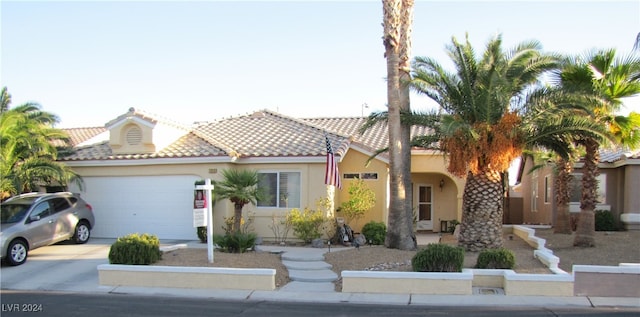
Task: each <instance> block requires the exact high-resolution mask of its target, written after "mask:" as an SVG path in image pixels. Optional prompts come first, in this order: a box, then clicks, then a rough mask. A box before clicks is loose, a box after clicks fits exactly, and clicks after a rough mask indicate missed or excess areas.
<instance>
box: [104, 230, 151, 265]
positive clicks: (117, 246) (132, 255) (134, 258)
mask: <svg viewBox="0 0 640 317" xmlns="http://www.w3.org/2000/svg"><path fill="white" fill-rule="evenodd" d="M161 256H162V252H160V240H158V237H156V236H155V235H151V234H147V233H145V234H142V235H141V234H138V233H133V234H129V235H126V236H123V237H120V238H118V239H117V240H116V242H115V243H114V244H112V245H111V249H109V263H111V264H133V265H149V264H152V263H155V262H157V261H158V260H160V258H161Z"/></svg>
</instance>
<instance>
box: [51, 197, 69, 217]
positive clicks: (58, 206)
mask: <svg viewBox="0 0 640 317" xmlns="http://www.w3.org/2000/svg"><path fill="white" fill-rule="evenodd" d="M50 202H51V205H52V207H53V213H58V212H61V211H63V210H67V209H69V208H71V205H69V202H68V201H67V200H66V199H65V198H54V199H51V200H50Z"/></svg>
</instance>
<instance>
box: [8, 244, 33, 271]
mask: <svg viewBox="0 0 640 317" xmlns="http://www.w3.org/2000/svg"><path fill="white" fill-rule="evenodd" d="M28 253H29V248H28V247H27V243H26V242H24V241H22V240H13V241H11V243H10V244H9V248H8V249H7V262H8V263H9V264H10V265H13V266H16V265H20V264H22V263H24V262H26V261H27V254H28Z"/></svg>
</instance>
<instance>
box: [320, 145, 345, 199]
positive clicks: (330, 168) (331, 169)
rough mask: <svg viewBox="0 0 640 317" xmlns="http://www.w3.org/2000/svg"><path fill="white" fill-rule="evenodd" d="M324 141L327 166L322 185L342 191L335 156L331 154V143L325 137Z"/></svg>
mask: <svg viewBox="0 0 640 317" xmlns="http://www.w3.org/2000/svg"><path fill="white" fill-rule="evenodd" d="M324 139H325V140H326V142H327V166H326V167H325V171H324V183H325V184H327V185H333V186H335V187H338V188H340V189H342V180H341V179H340V171H338V163H337V162H336V156H335V155H334V153H333V148H332V147H331V142H330V141H329V138H328V137H327V136H326V135H325V136H324Z"/></svg>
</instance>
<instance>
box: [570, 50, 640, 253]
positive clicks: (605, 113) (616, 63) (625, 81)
mask: <svg viewBox="0 0 640 317" xmlns="http://www.w3.org/2000/svg"><path fill="white" fill-rule="evenodd" d="M559 81H560V84H561V85H562V87H563V88H564V89H566V90H569V91H573V92H577V93H583V94H585V95H593V96H594V97H596V98H597V100H598V102H593V103H591V104H590V106H591V109H592V111H591V115H590V117H591V119H592V120H593V121H594V122H596V123H598V124H601V125H602V126H604V127H606V128H608V129H609V130H610V132H611V133H612V134H613V135H614V137H615V138H616V141H617V142H616V143H618V144H620V145H625V146H627V147H631V148H633V147H637V146H638V145H639V144H640V129H639V128H638V121H639V120H640V119H639V116H638V114H637V113H631V114H630V115H629V116H621V115H617V113H618V112H619V110H620V109H621V107H622V105H623V98H626V97H632V96H637V95H639V94H640V59H639V58H638V57H635V56H633V55H630V56H628V57H623V58H616V51H615V49H605V50H598V51H592V52H589V53H587V54H585V55H584V56H576V57H574V58H571V59H568V60H567V62H566V64H565V65H564V66H563V68H562V71H561V72H560V73H559ZM577 141H578V144H580V145H582V146H583V147H584V149H585V155H584V167H583V174H582V196H581V199H580V218H579V221H578V227H577V230H576V236H575V239H574V243H573V244H574V246H582V247H591V246H595V239H594V234H595V214H594V212H595V207H596V203H597V190H598V184H597V181H596V178H597V176H598V163H599V161H600V157H599V148H600V145H601V144H600V143H601V142H599V141H598V140H597V139H595V138H592V137H586V138H580V139H578V140H577Z"/></svg>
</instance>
